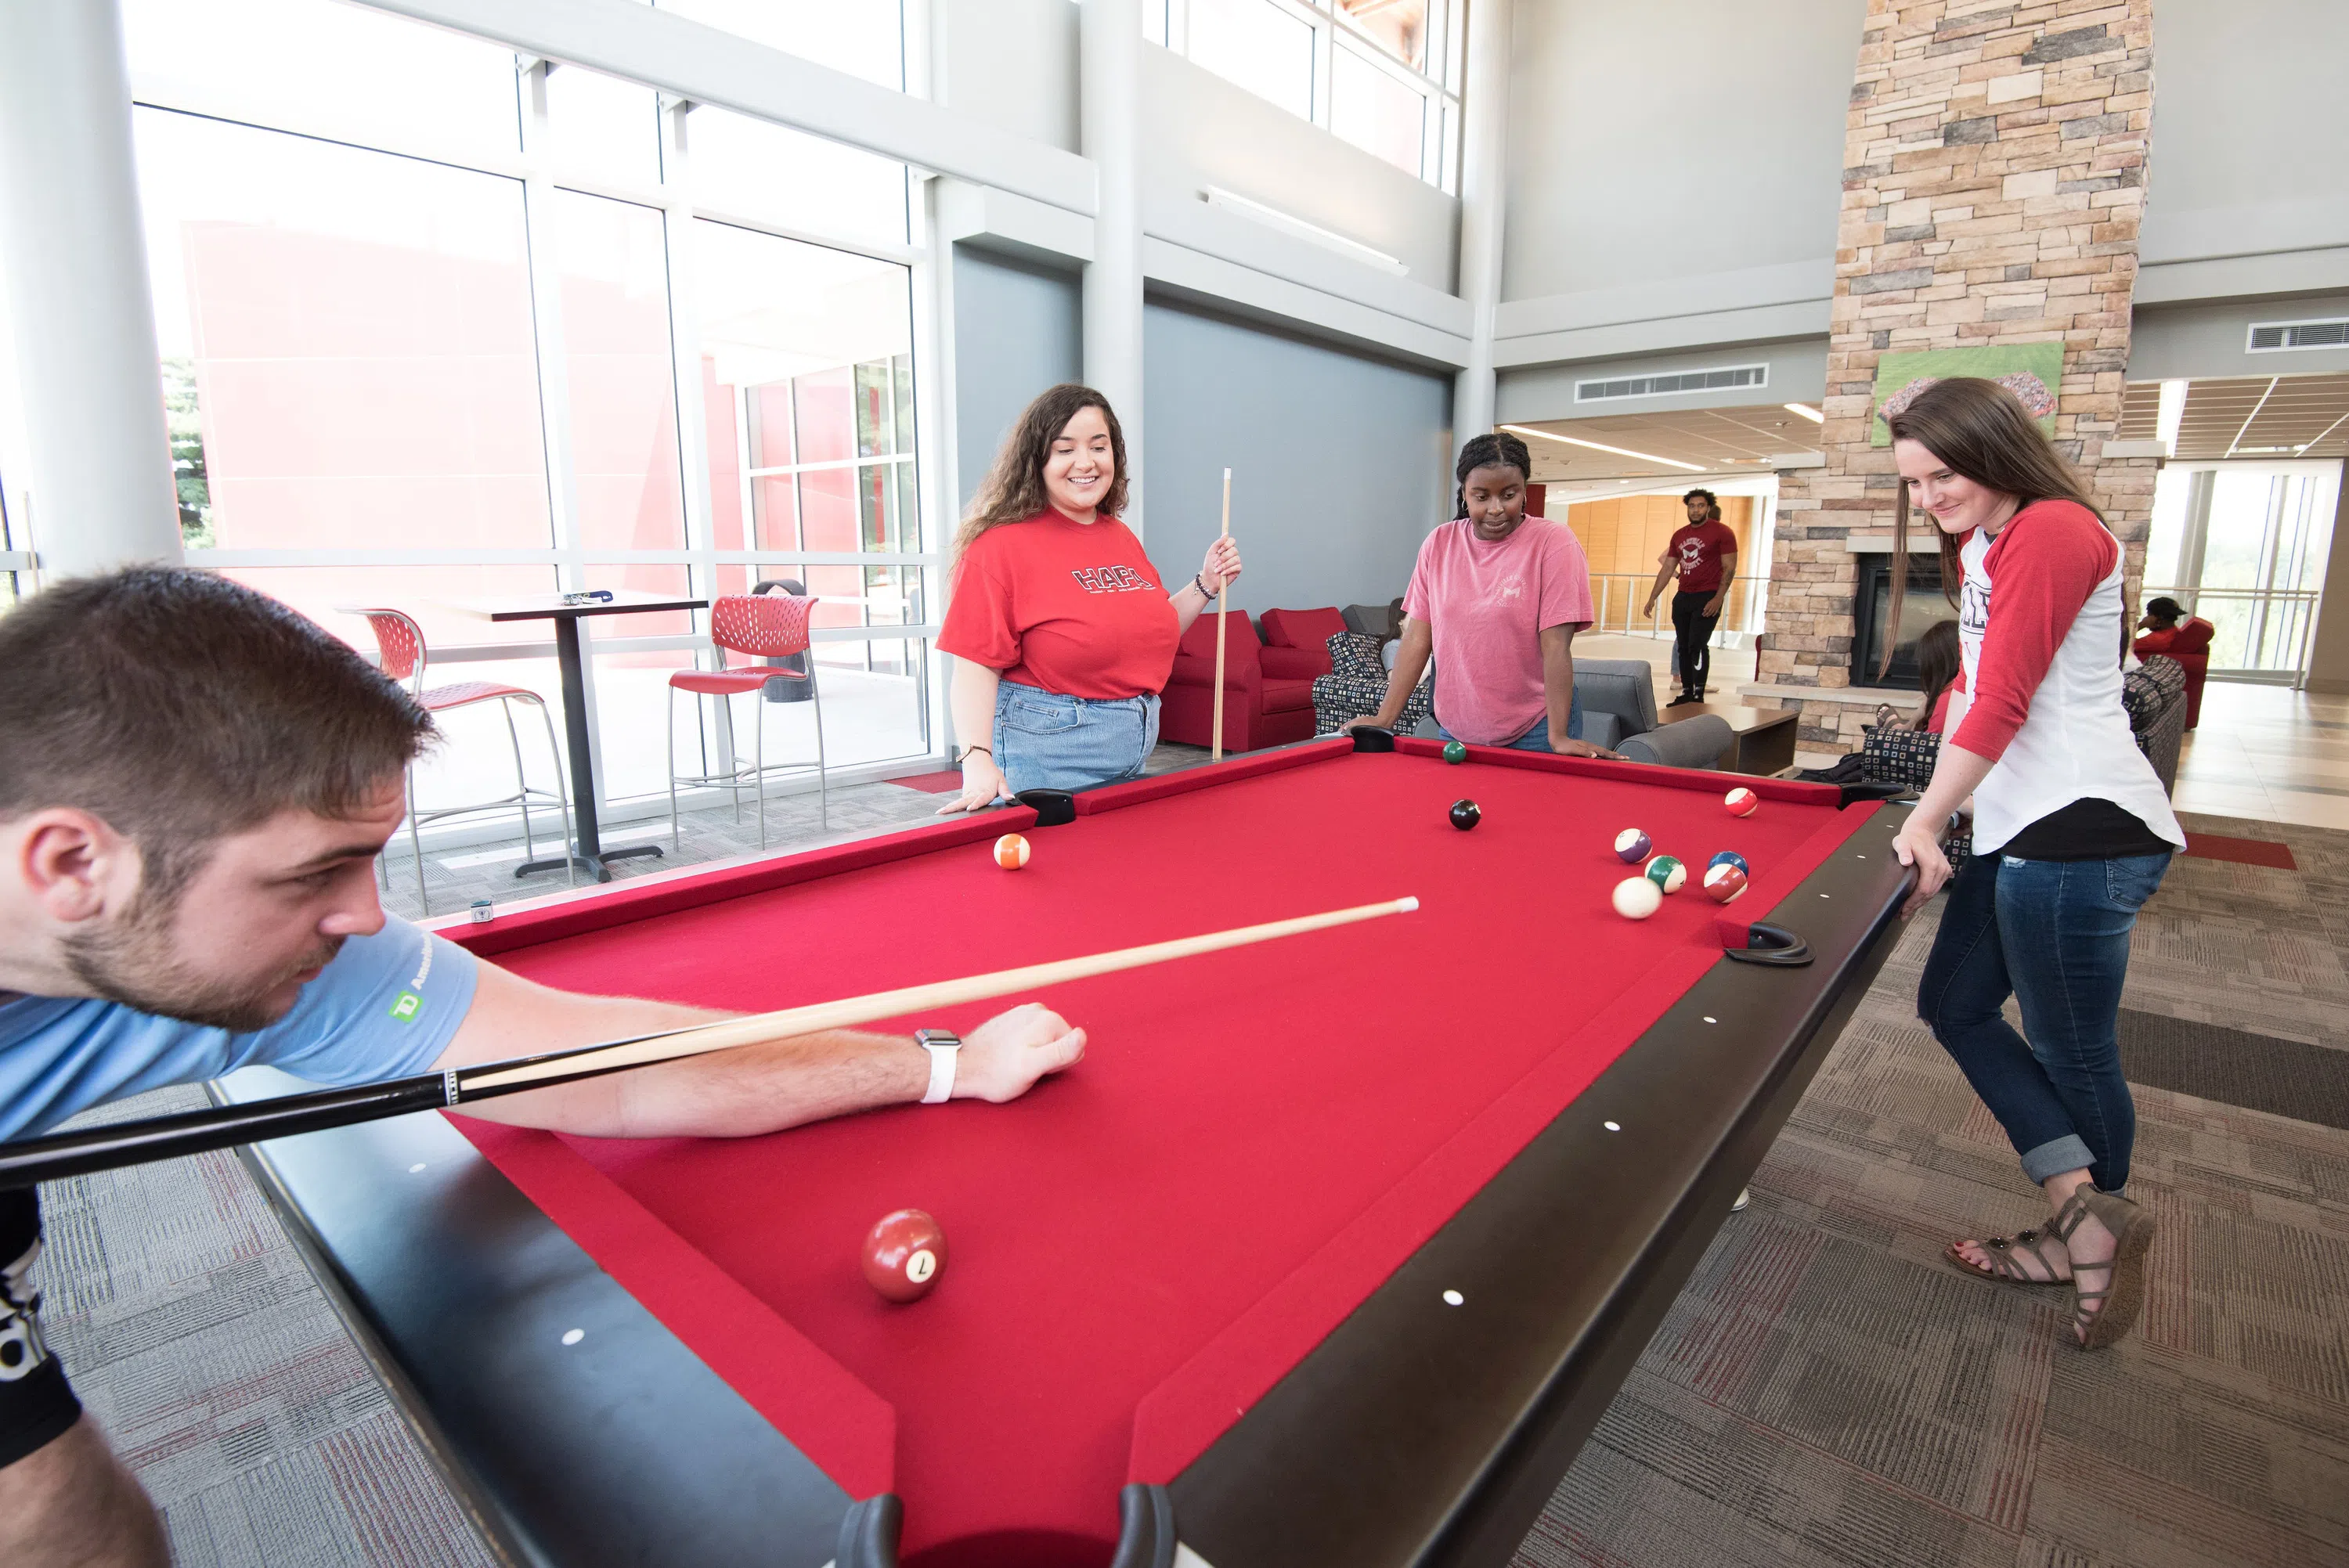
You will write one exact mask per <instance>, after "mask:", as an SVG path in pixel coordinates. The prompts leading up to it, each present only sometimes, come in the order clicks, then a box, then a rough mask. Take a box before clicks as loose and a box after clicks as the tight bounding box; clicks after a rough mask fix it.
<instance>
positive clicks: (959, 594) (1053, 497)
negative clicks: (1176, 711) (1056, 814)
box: [938, 383, 1240, 817]
mask: <svg viewBox="0 0 2349 1568" xmlns="http://www.w3.org/2000/svg"><path fill="white" fill-rule="evenodd" d="M1125 496H1126V485H1125V433H1124V432H1123V430H1122V429H1121V428H1119V426H1118V422H1117V416H1116V415H1115V414H1114V413H1112V411H1111V409H1110V406H1109V399H1108V398H1106V397H1102V395H1101V394H1100V393H1098V392H1096V391H1094V390H1093V389H1092V387H1079V386H1076V385H1074V384H1072V383H1071V384H1064V385H1062V386H1059V387H1053V388H1051V389H1050V391H1048V392H1046V393H1044V394H1043V395H1042V396H1041V397H1038V398H1037V399H1036V400H1035V401H1034V402H1032V403H1030V404H1029V405H1028V407H1027V411H1026V412H1024V413H1022V414H1021V415H1020V416H1019V423H1017V424H1015V425H1014V426H1012V428H1011V433H1010V435H1009V436H1007V437H1005V438H1004V441H1003V449H1002V450H1001V451H999V452H998V453H997V454H996V456H995V466H994V467H993V468H992V469H989V470H988V475H987V480H986V482H985V483H983V484H981V485H980V486H979V489H978V499H977V500H974V501H973V502H972V503H971V510H970V515H969V516H968V517H967V518H965V519H964V520H963V524H962V530H961V531H960V533H958V534H957V536H956V539H955V568H954V571H955V577H954V597H953V599H952V601H951V602H950V603H948V604H947V617H946V621H945V624H943V625H941V626H940V627H939V628H938V647H939V648H940V649H941V650H943V651H944V652H946V653H949V654H952V655H954V656H955V660H956V664H955V671H954V686H953V695H952V696H951V699H950V700H951V702H952V705H953V709H954V722H955V733H957V735H960V736H963V737H965V738H967V739H968V744H966V745H965V746H964V747H963V748H962V751H961V753H960V755H959V756H958V757H957V761H959V762H960V763H961V764H962V793H961V794H959V795H957V796H956V797H955V798H954V799H952V800H949V801H947V803H946V804H945V805H944V806H942V807H940V808H939V809H938V815H939V816H941V817H944V816H948V815H950V814H952V813H954V812H957V811H977V810H983V809H984V808H986V807H988V806H992V805H993V804H995V802H996V801H998V800H1005V799H1010V798H1011V797H1012V794H1013V792H1014V791H1016V790H1020V789H1083V788H1085V787H1086V786H1088V785H1092V784H1102V783H1108V782H1110V781H1112V780H1114V779H1133V778H1138V777H1139V776H1140V775H1141V772H1142V764H1143V761H1144V760H1145V759H1146V758H1148V757H1149V756H1150V750H1151V748H1152V747H1154V746H1155V745H1156V744H1157V743H1158V694H1159V693H1160V692H1162V691H1164V689H1165V688H1166V677H1167V676H1170V675H1172V674H1173V673H1174V650H1175V646H1176V645H1177V644H1179V643H1180V642H1181V641H1182V637H1183V634H1184V632H1185V631H1186V630H1188V629H1189V627H1190V624H1191V623H1192V622H1194V621H1195V620H1197V619H1198V618H1199V613H1200V612H1201V611H1202V610H1205V609H1206V607H1207V606H1208V605H1210V604H1212V603H1215V601H1216V595H1217V594H1219V593H1222V592H1223V591H1224V590H1225V589H1226V588H1227V587H1229V586H1230V585H1231V584H1232V583H1234V582H1235V581H1237V579H1238V577H1239V574H1240V552H1239V546H1238V545H1237V544H1235V543H1234V542H1232V541H1231V540H1229V539H1217V540H1216V542H1214V543H1212V544H1210V545H1208V546H1207V555H1206V560H1205V561H1203V562H1200V565H1199V570H1198V572H1197V573H1196V574H1195V575H1194V576H1193V577H1192V578H1191V580H1190V581H1189V582H1188V583H1184V584H1183V585H1182V586H1181V587H1180V588H1178V589H1176V590H1175V591H1174V593H1172V594H1169V593H1167V592H1166V586H1165V584H1164V583H1161V582H1160V581H1159V579H1158V572H1157V569H1156V568H1154V567H1153V566H1152V565H1151V564H1150V558H1149V557H1148V556H1147V555H1144V554H1143V552H1142V542H1141V541H1140V540H1138V539H1136V538H1134V536H1133V532H1132V531H1130V530H1129V529H1127V527H1126V526H1125V524H1123V522H1120V521H1118V519H1117V514H1118V513H1119V512H1121V511H1124V510H1125ZM978 736H985V737H986V740H984V741H980V740H977V739H975V737H978Z"/></svg>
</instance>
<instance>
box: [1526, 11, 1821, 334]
mask: <svg viewBox="0 0 2349 1568" xmlns="http://www.w3.org/2000/svg"><path fill="white" fill-rule="evenodd" d="M1866 10H1867V0H1651V3H1650V4H1646V5H1624V4H1622V0H1548V3H1547V4H1540V5H1519V6H1518V7H1517V8H1516V31H1515V36H1514V40H1513V48H1512V59H1513V64H1512V68H1511V70H1510V73H1509V181H1508V223H1507V232H1506V255H1505V259H1504V263H1503V277H1502V287H1501V297H1502V298H1504V299H1512V300H1521V299H1535V298H1539V297H1541V296H1543V295H1547V294H1578V293H1581V292H1583V291H1586V290H1593V289H1605V288H1609V287H1614V286H1618V285H1623V284H1651V283H1656V282H1659V281H1661V280H1664V279H1669V278H1678V277H1701V276H1706V275H1709V274H1714V273H1733V272H1736V271H1738V270H1741V269H1744V268H1751V267H1763V266H1769V265H1774V264H1778V263H1794V262H1808V261H1811V260H1813V259H1815V258H1817V257H1823V256H1830V255H1832V254H1834V253H1835V245H1836V217H1837V211H1838V208H1839V205H1840V203H1841V201H1842V199H1843V187H1842V172H1843V142H1844V114H1845V108H1846V106H1847V104H1848V102H1849V101H1850V98H1851V81H1852V72H1853V70H1854V69H1855V67H1856V66H1857V61H1858V57H1859V33H1860V22H1861V19H1862V17H1863V15H1865V13H1866Z"/></svg>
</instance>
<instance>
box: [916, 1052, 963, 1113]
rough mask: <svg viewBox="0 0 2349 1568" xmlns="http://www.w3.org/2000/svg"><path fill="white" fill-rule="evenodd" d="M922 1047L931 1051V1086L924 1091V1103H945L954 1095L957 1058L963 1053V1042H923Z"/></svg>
mask: <svg viewBox="0 0 2349 1568" xmlns="http://www.w3.org/2000/svg"><path fill="white" fill-rule="evenodd" d="M922 1049H924V1050H926V1051H927V1052H929V1053H930V1087H929V1088H927V1089H926V1090H924V1091H923V1093H922V1103H923V1104H924V1105H944V1104H945V1103H946V1102H947V1100H948V1099H952V1098H953V1097H954V1083H955V1058H956V1057H958V1056H960V1055H962V1042H961V1041H960V1040H957V1041H955V1042H954V1043H953V1044H952V1045H947V1046H934V1045H932V1044H931V1043H930V1042H929V1041H927V1040H924V1041H923V1042H922Z"/></svg>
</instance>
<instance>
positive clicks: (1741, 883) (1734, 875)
mask: <svg viewBox="0 0 2349 1568" xmlns="http://www.w3.org/2000/svg"><path fill="white" fill-rule="evenodd" d="M1704 891H1705V892H1708V893H1710V894H1712V895H1713V902H1714V903H1729V902H1730V901H1731V900H1732V899H1733V898H1735V897H1736V896H1737V895H1738V894H1739V893H1741V892H1744V891H1745V873H1744V872H1743V871H1741V870H1739V869H1738V867H1737V864H1736V862H1734V861H1714V862H1713V864H1712V865H1710V866H1708V867H1706V868H1705V872H1704Z"/></svg>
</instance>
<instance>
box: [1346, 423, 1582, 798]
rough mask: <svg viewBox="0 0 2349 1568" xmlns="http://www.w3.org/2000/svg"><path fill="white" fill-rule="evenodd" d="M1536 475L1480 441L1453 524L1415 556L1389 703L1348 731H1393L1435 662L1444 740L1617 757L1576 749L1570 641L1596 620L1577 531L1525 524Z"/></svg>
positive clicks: (1509, 446) (1462, 471)
mask: <svg viewBox="0 0 2349 1568" xmlns="http://www.w3.org/2000/svg"><path fill="white" fill-rule="evenodd" d="M1532 472H1533V459H1532V457H1531V456H1530V455H1529V454H1528V453H1527V452H1526V444H1525V443H1524V442H1523V441H1520V440H1519V439H1517V438H1516V437H1515V436H1507V435H1495V436H1478V437H1477V438H1475V439H1474V440H1472V441H1470V442H1469V443H1468V444H1467V445H1466V446H1464V447H1463V448H1461V449H1460V461H1459V464H1458V465H1457V467H1456V468H1455V469H1454V477H1455V478H1456V479H1457V480H1459V481H1460V490H1459V494H1458V496H1457V498H1456V500H1457V508H1456V511H1457V515H1456V516H1455V517H1454V519H1453V521H1450V522H1447V523H1444V524H1443V525H1442V526H1441V527H1439V528H1437V529H1436V531H1434V532H1433V533H1431V534H1429V535H1428V536H1427V540H1426V542H1424V543H1423V544H1422V545H1421V546H1420V547H1419V563H1418V564H1417V565H1416V566H1414V567H1413V569H1412V573H1411V587H1410V589H1409V591H1408V592H1406V593H1404V594H1403V599H1402V611H1403V624H1402V650H1401V651H1400V652H1399V653H1397V654H1396V655H1395V662H1394V668H1393V670H1392V673H1391V674H1390V675H1389V676H1388V677H1387V695H1386V700H1385V701H1384V702H1382V703H1381V704H1380V705H1379V710H1378V712H1376V713H1374V714H1371V715H1370V716H1369V717H1364V718H1356V719H1349V720H1348V721H1347V722H1346V723H1345V725H1344V726H1343V728H1346V729H1352V728H1353V727H1355V726H1357V725H1363V724H1371V725H1376V726H1378V727H1380V728H1381V729H1392V728H1393V727H1394V725H1395V721H1396V720H1397V719H1399V718H1401V717H1402V711H1403V704H1404V702H1405V701H1406V700H1407V699H1408V698H1409V697H1410V696H1411V694H1412V691H1413V688H1415V687H1416V686H1418V685H1419V679H1420V676H1422V675H1423V674H1424V673H1425V671H1426V669H1427V660H1428V656H1429V655H1430V654H1433V655H1435V714H1436V719H1437V729H1438V730H1439V732H1440V733H1441V734H1442V735H1443V736H1444V738H1445V739H1446V740H1454V739H1458V740H1465V741H1469V742H1471V743H1473V744H1475V745H1478V746H1505V747H1509V748H1514V749H1516V750H1519V751H1552V752H1557V753H1558V754H1559V755H1561V756H1566V757H1613V756H1615V755H1616V754H1615V753H1614V752H1612V751H1609V750H1607V749H1605V748H1602V747H1597V746H1592V745H1591V744H1589V743H1588V741H1585V740H1584V739H1582V738H1581V736H1582V710H1581V708H1580V707H1578V706H1577V704H1576V702H1575V700H1574V634H1576V633H1577V632H1579V631H1580V630H1582V628H1583V627H1585V626H1587V625H1588V624H1590V620H1591V610H1590V567H1589V563H1588V562H1587V561H1586V560H1585V559H1584V558H1583V554H1582V545H1581V543H1580V542H1578V541H1577V540H1576V538H1575V537H1574V531H1573V530H1571V529H1569V528H1568V527H1567V526H1566V525H1565V524H1564V523H1562V522H1552V521H1549V520H1548V519H1547V518H1541V517H1527V516H1526V477H1527V476H1528V475H1530V474H1531V473H1532Z"/></svg>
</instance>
